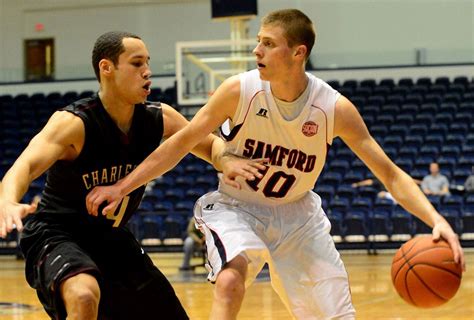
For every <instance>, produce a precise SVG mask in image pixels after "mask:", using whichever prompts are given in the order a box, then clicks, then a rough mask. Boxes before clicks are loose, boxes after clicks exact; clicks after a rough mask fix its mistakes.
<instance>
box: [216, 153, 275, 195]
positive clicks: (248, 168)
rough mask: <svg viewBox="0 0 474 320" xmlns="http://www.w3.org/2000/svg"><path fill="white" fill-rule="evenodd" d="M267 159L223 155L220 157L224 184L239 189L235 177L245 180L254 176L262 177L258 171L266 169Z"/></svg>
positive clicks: (250, 179) (239, 186) (254, 177)
mask: <svg viewBox="0 0 474 320" xmlns="http://www.w3.org/2000/svg"><path fill="white" fill-rule="evenodd" d="M268 162H269V159H244V158H239V157H236V156H231V155H228V156H225V157H224V158H223V159H222V173H223V180H224V183H225V184H228V185H230V186H232V187H234V188H237V189H239V190H240V189H241V185H240V183H239V182H238V181H237V177H242V178H244V179H245V180H249V181H253V180H255V179H256V178H258V179H261V178H263V174H262V173H261V172H259V171H260V170H261V171H263V170H265V169H266V164H267V163H268Z"/></svg>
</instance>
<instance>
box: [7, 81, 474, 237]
mask: <svg viewBox="0 0 474 320" xmlns="http://www.w3.org/2000/svg"><path fill="white" fill-rule="evenodd" d="M330 85H331V86H332V87H333V88H335V89H338V90H339V91H340V92H341V93H343V94H344V95H346V96H347V97H348V98H349V99H351V100H352V101H353V102H354V104H355V105H356V106H357V108H358V110H359V112H360V113H361V116H362V118H363V119H364V121H365V122H366V125H367V126H368V129H369V131H370V132H371V134H372V135H373V136H374V138H375V139H376V141H377V142H378V143H380V144H381V145H382V146H383V148H384V150H385V152H386V153H387V155H388V156H389V157H390V158H391V159H392V160H394V161H395V162H396V163H397V164H398V165H399V166H400V167H401V168H403V169H404V170H406V171H407V172H408V173H410V174H411V175H412V176H413V177H414V178H417V179H422V178H423V177H424V176H425V175H426V174H428V168H429V164H430V163H431V162H433V161H437V162H438V163H439V164H440V167H441V170H442V173H444V174H446V175H447V176H448V178H449V180H450V182H451V184H452V186H453V187H456V186H461V185H463V183H464V181H465V180H466V178H467V177H468V176H469V174H470V173H471V172H472V167H473V165H474V81H473V79H469V78H467V77H463V76H459V77H455V78H453V79H450V78H448V77H438V78H436V79H432V78H428V77H420V78H418V79H413V78H402V79H399V80H397V81H395V80H394V79H382V80H380V81H379V82H378V83H377V81H375V80H374V79H364V80H361V81H358V80H354V79H349V80H345V81H343V82H341V81H337V80H333V81H330ZM91 93H92V92H91V91H87V92H73V91H71V92H66V93H64V94H61V93H59V92H52V93H49V94H44V93H41V92H37V93H33V94H31V95H29V96H28V95H26V94H21V95H16V96H14V95H2V96H0V175H1V176H2V177H3V175H4V173H5V172H6V170H7V169H8V168H9V167H10V166H11V165H12V163H13V161H14V160H15V159H16V158H17V157H18V155H19V154H20V152H21V150H22V149H23V148H24V147H25V146H26V145H27V143H28V142H29V140H30V139H31V137H32V136H33V135H34V134H36V133H37V132H38V130H39V129H40V128H41V127H42V126H43V125H44V124H45V122H46V121H47V119H48V118H49V116H50V115H51V114H52V113H53V112H54V111H55V110H56V109H58V108H61V107H63V106H65V105H66V104H68V103H70V102H71V101H74V100H75V99H80V98H83V97H86V96H88V95H90V94H91ZM150 100H154V101H163V102H165V103H168V104H171V105H173V106H176V88H175V87H171V88H153V89H152V94H151V95H150ZM371 177H373V175H372V174H371V173H370V172H369V171H368V169H367V167H366V166H365V165H364V164H363V163H362V162H361V161H360V160H359V159H357V158H356V157H355V156H354V154H353V153H352V152H351V151H350V150H349V149H348V148H347V147H346V146H345V145H344V143H343V142H342V141H341V140H340V139H335V140H334V141H333V143H332V146H331V148H330V149H329V151H328V155H327V162H326V165H325V167H324V170H323V172H322V174H321V176H320V178H319V180H318V182H317V184H316V186H315V188H314V190H315V192H317V193H318V194H319V195H320V196H321V198H322V200H323V208H324V210H325V211H326V212H327V215H328V218H329V220H330V221H331V223H332V229H331V234H332V235H333V236H334V237H335V238H338V239H339V241H341V242H342V243H344V242H345V241H348V239H353V237H351V236H358V237H359V238H358V239H363V241H366V240H367V239H372V240H374V241H378V240H380V239H382V238H383V239H385V240H383V241H386V239H389V240H392V241H399V240H400V239H408V238H409V237H412V236H413V235H415V234H417V233H429V232H430V229H429V228H428V227H427V226H426V225H424V223H422V222H421V221H419V220H418V219H417V218H415V217H413V216H412V215H410V214H409V213H408V212H406V211H405V210H404V209H403V208H401V207H400V206H398V205H394V204H393V202H391V201H390V200H383V199H379V198H377V193H378V190H376V189H374V188H373V187H363V188H353V187H352V186H351V184H352V183H353V182H358V181H361V180H364V179H367V178H371ZM43 185H44V177H41V178H40V179H38V180H37V182H35V184H34V185H32V187H31V188H30V191H29V192H28V194H27V195H25V198H24V200H25V201H26V200H29V199H31V198H32V197H33V196H34V194H37V193H38V192H39V191H40V190H41V188H42V186H43ZM216 188H217V175H216V174H215V172H214V169H213V168H212V166H209V165H208V164H206V163H205V162H204V161H202V160H200V159H198V158H196V157H194V156H192V155H189V156H186V157H185V158H184V159H183V161H182V162H181V163H180V164H179V165H178V166H176V167H175V168H174V169H173V170H171V171H170V172H169V173H167V174H165V175H164V176H162V177H160V178H158V179H156V180H154V181H153V182H152V183H150V184H149V186H148V188H147V193H146V194H145V196H144V198H143V201H142V203H141V205H140V208H139V212H138V213H137V214H136V215H135V216H134V217H133V218H132V219H131V220H130V222H129V224H128V226H129V228H130V229H131V230H132V232H133V233H134V234H135V235H136V236H137V238H138V239H140V240H147V239H157V241H155V242H153V243H155V244H156V243H160V244H162V243H164V242H165V241H164V240H166V239H168V238H173V239H182V238H183V236H184V234H185V228H186V226H187V219H188V218H189V216H190V215H192V209H193V206H194V202H195V201H196V199H198V198H199V197H200V196H201V195H203V194H204V193H206V192H208V191H211V190H215V189H216ZM453 190H454V189H453ZM456 190H457V191H456V192H454V191H453V192H452V193H451V195H450V196H446V197H444V198H439V197H437V198H435V197H430V201H431V202H432V203H433V205H434V206H435V207H436V208H437V209H438V210H439V211H440V212H441V214H442V215H443V216H445V218H446V219H447V220H448V222H449V223H450V224H451V225H452V226H453V228H454V229H455V231H456V232H458V233H459V234H460V237H461V239H465V238H472V239H474V196H472V195H466V194H464V193H463V192H462V191H459V190H458V189H456ZM380 235H382V236H384V237H382V238H381V237H375V236H380ZM145 243H146V242H145Z"/></svg>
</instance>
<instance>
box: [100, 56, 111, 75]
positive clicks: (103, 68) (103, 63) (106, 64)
mask: <svg viewBox="0 0 474 320" xmlns="http://www.w3.org/2000/svg"><path fill="white" fill-rule="evenodd" d="M112 69H113V63H112V61H110V60H107V59H102V60H100V61H99V70H100V72H101V73H103V74H104V75H109V74H110V73H111V72H112Z"/></svg>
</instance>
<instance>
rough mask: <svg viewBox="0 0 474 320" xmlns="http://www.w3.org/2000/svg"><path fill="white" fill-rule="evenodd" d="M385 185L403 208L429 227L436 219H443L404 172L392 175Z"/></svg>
mask: <svg viewBox="0 0 474 320" xmlns="http://www.w3.org/2000/svg"><path fill="white" fill-rule="evenodd" d="M386 187H387V190H389V192H390V193H391V194H392V195H393V197H394V198H395V199H396V200H397V202H398V203H399V204H400V205H401V206H402V207H403V208H405V209H406V210H407V211H409V212H411V213H412V214H414V215H415V216H417V217H418V218H419V219H420V220H422V221H423V222H425V223H426V224H427V225H429V226H430V227H433V225H434V224H435V223H437V222H438V221H440V220H444V219H443V217H442V216H441V215H440V214H439V213H438V212H437V211H436V209H435V208H434V207H433V205H432V204H431V203H430V202H429V200H428V199H427V198H426V196H425V195H424V194H423V192H422V191H421V189H420V188H419V187H418V186H417V184H416V183H415V182H414V181H413V179H412V178H411V177H410V176H408V175H407V174H406V173H403V174H399V175H397V176H396V177H394V179H393V181H392V182H391V183H389V185H387V186H386Z"/></svg>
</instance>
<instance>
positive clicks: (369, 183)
mask: <svg viewBox="0 0 474 320" xmlns="http://www.w3.org/2000/svg"><path fill="white" fill-rule="evenodd" d="M413 180H414V181H415V183H416V184H417V185H420V184H421V181H420V180H417V179H413ZM352 187H353V188H358V187H372V188H374V189H376V190H380V191H379V192H378V193H377V197H378V198H381V199H388V200H391V201H392V202H393V203H394V204H396V203H397V201H396V200H395V198H393V196H392V195H391V194H390V192H388V191H387V190H386V189H385V186H384V185H383V184H382V183H381V182H380V181H379V180H378V179H376V178H373V179H365V180H362V181H359V182H354V183H353V184H352Z"/></svg>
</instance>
